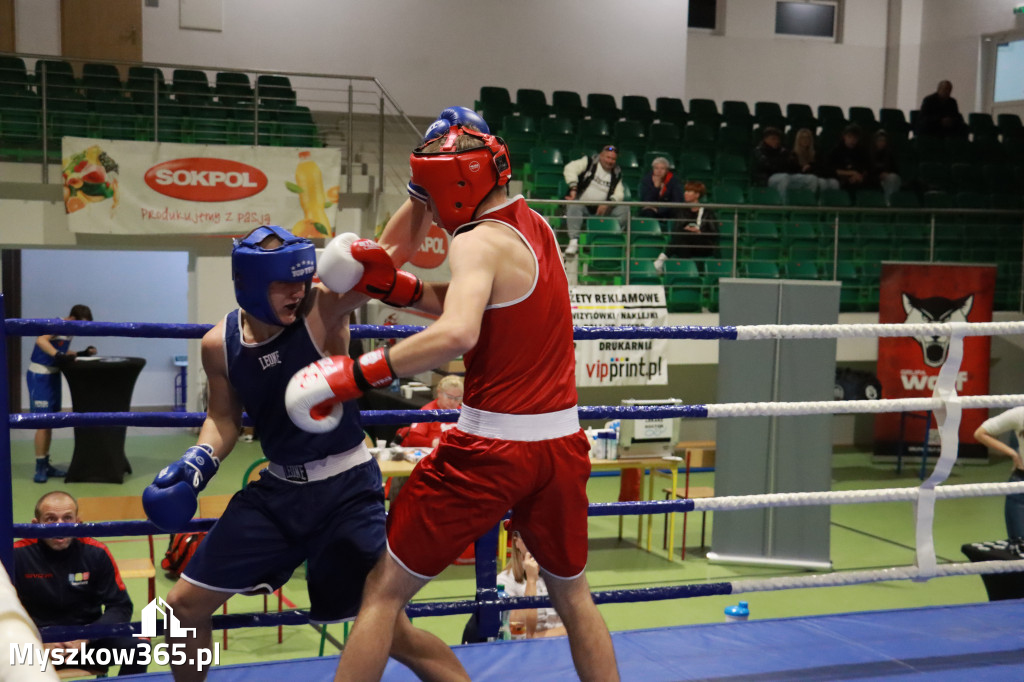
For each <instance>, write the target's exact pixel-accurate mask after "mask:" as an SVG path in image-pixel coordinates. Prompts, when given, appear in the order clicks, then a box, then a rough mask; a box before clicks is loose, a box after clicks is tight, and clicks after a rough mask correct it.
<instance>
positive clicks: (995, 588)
mask: <svg viewBox="0 0 1024 682" xmlns="http://www.w3.org/2000/svg"><path fill="white" fill-rule="evenodd" d="M960 551H961V552H963V553H964V556H966V557H967V558H968V559H970V560H971V562H975V561H1010V560H1024V555H1022V554H1019V553H1018V552H1019V551H1020V550H1019V545H1018V546H1014V545H1011V544H1010V543H1009V542H1007V541H1006V540H997V541H993V542H974V543H969V544H966V545H963V546H961V547H960ZM981 580H982V582H984V583H985V591H986V592H988V600H989V601H1001V600H1003V599H1024V573H1020V572H1018V573H993V574H989V575H983V576H981Z"/></svg>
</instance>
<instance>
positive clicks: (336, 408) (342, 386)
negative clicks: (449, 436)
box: [284, 348, 395, 433]
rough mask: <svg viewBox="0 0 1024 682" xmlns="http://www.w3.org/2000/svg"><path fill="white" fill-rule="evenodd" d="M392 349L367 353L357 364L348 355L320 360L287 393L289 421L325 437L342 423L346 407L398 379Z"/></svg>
mask: <svg viewBox="0 0 1024 682" xmlns="http://www.w3.org/2000/svg"><path fill="white" fill-rule="evenodd" d="M388 351H389V349H388V348H383V349H380V350H375V351H372V352H370V353H365V354H363V355H361V356H360V357H359V360H358V361H357V362H353V361H352V358H350V357H348V356H347V355H335V356H333V357H330V358H324V359H323V360H317V361H316V362H314V363H313V364H311V365H308V366H306V367H304V368H303V369H300V370H299V371H298V372H296V373H295V375H294V376H292V378H291V381H289V382H288V388H287V389H285V394H284V403H285V408H286V409H287V411H288V417H289V418H290V419H291V420H292V422H293V423H294V424H295V425H296V426H298V427H299V428H300V429H302V430H303V431H309V432H310V433H325V432H327V431H331V430H333V429H334V428H336V427H337V426H338V424H339V423H340V422H341V417H342V414H343V409H342V405H341V404H342V403H343V402H345V401H346V400H354V399H355V398H358V397H359V396H361V395H363V392H364V391H365V390H366V389H368V388H370V387H374V388H381V387H383V386H387V385H388V384H390V383H391V382H392V381H394V379H395V373H394V371H393V370H392V369H391V361H390V359H389V358H388Z"/></svg>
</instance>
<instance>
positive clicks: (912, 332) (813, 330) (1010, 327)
mask: <svg viewBox="0 0 1024 682" xmlns="http://www.w3.org/2000/svg"><path fill="white" fill-rule="evenodd" d="M954 325H956V326H960V325H962V327H963V331H962V333H963V335H964V336H998V335H1003V334H1024V322H935V323H931V324H827V325H822V324H758V325H736V340H737V341H755V340H764V339H852V338H871V337H876V338H879V337H894V336H939V337H943V336H951V335H952V334H953V330H954V328H956V327H955V326H954Z"/></svg>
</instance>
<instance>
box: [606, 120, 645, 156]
mask: <svg viewBox="0 0 1024 682" xmlns="http://www.w3.org/2000/svg"><path fill="white" fill-rule="evenodd" d="M612 138H613V139H614V140H615V144H617V145H619V146H621V147H623V148H624V149H630V150H632V151H634V152H637V153H639V154H643V153H644V150H645V148H646V147H647V134H646V132H645V128H644V124H643V123H641V122H640V121H637V120H631V119H624V120H622V121H616V122H615V126H614V128H613V130H612Z"/></svg>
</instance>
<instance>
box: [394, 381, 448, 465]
mask: <svg viewBox="0 0 1024 682" xmlns="http://www.w3.org/2000/svg"><path fill="white" fill-rule="evenodd" d="M463 388H464V387H463V382H462V377H460V376H458V375H457V374H449V375H448V376H446V377H444V378H443V379H441V381H439V382H437V387H436V388H435V389H434V399H433V400H431V401H430V402H429V403H427V404H426V405H424V406H423V407H421V408H420V409H421V410H457V409H459V408H461V407H462V391H463ZM453 426H455V422H417V423H415V424H413V425H412V426H406V427H403V428H401V429H398V432H397V433H396V434H395V442H396V443H397V444H398V445H401V446H402V447H404V448H430V449H431V450H433V449H434V448H435V447H436V446H437V444H438V442H439V441H440V440H441V434H442V433H444V432H445V431H447V430H448V429H450V428H452V427H453Z"/></svg>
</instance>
